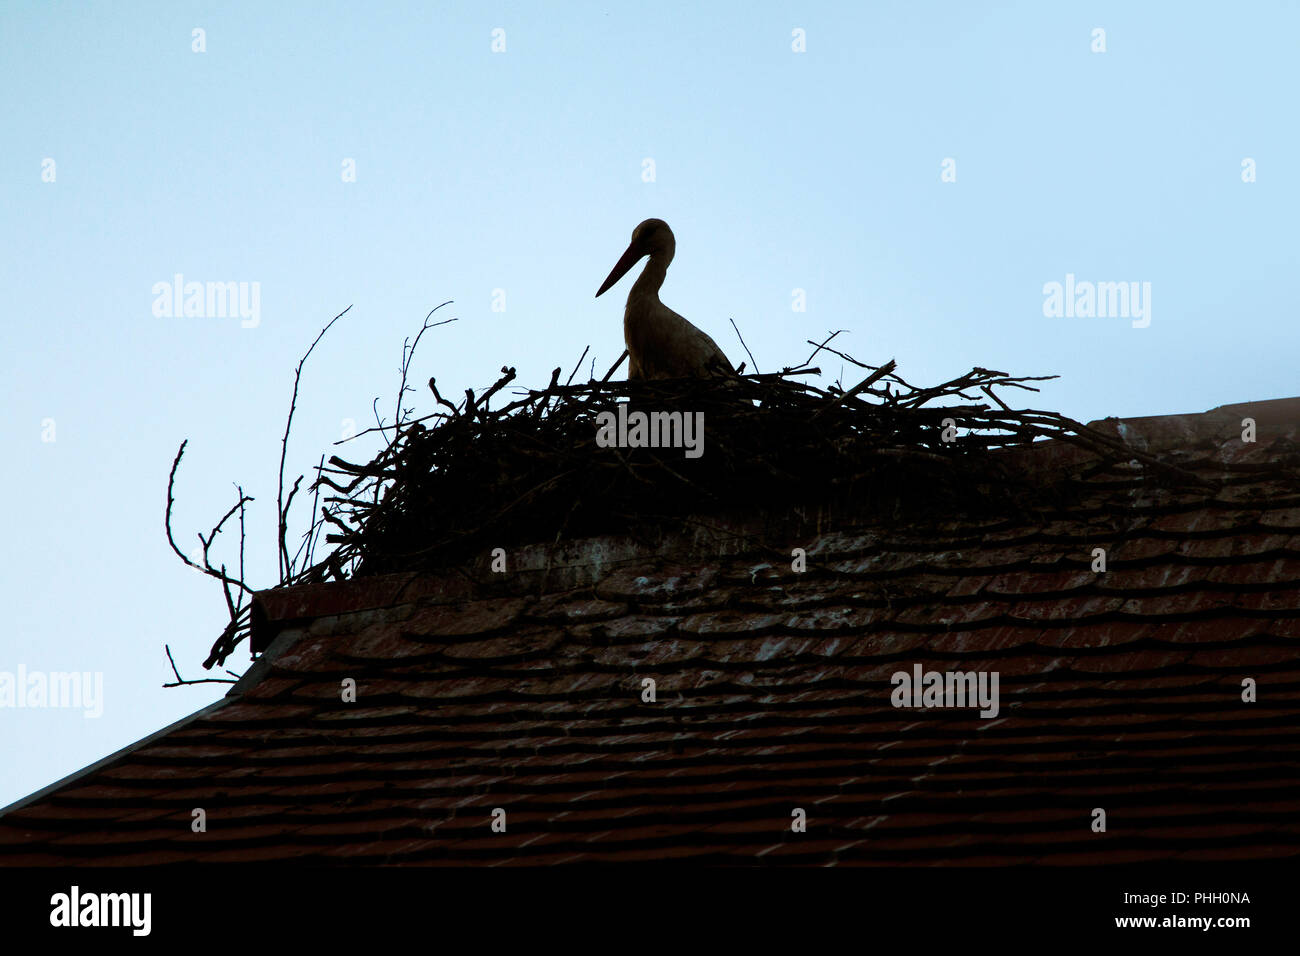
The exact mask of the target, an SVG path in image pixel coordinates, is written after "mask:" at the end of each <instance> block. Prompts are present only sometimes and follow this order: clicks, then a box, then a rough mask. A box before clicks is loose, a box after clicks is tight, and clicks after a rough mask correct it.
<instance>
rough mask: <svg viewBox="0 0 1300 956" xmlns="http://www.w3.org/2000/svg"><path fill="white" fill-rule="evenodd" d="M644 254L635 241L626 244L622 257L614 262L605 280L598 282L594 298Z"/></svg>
mask: <svg viewBox="0 0 1300 956" xmlns="http://www.w3.org/2000/svg"><path fill="white" fill-rule="evenodd" d="M644 255H645V253H644V252H642V251H641V250H640V249H639V248H637V244H636V243H635V242H634V243H632V244H631V245H630V246H628V247H627V251H626V252H624V253H623V256H622V258H620V259H619V260H618V262H616V263H615V264H614V269H613V271H611V272H610V274H609V275H608V276H606V278H605V281H604V282H602V283H601V284H600V288H599V289H597V290H596V298H600V296H601V295H602V294H603V293H604V292H605V291H607V290H608V289H609V287H610V286H612V285H613V284H614V283H615V282H617V281H618V280H619V279H621V278H623V276H625V275H627V272H628V270H629V269H631V268H632V267H633V266H634V265H636V264H637V260H638V259H640V258H641V257H642V256H644Z"/></svg>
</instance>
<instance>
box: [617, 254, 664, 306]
mask: <svg viewBox="0 0 1300 956" xmlns="http://www.w3.org/2000/svg"><path fill="white" fill-rule="evenodd" d="M672 261H673V254H672V253H671V252H669V251H662V252H653V253H651V254H650V258H649V259H647V260H646V264H645V268H644V269H642V270H641V275H639V276H637V280H636V282H635V283H633V285H632V291H631V293H629V294H628V298H629V299H658V298H659V289H660V287H661V286H662V285H663V284H664V278H665V277H666V276H667V275H668V263H670V262H672Z"/></svg>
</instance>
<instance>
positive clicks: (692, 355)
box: [596, 219, 736, 379]
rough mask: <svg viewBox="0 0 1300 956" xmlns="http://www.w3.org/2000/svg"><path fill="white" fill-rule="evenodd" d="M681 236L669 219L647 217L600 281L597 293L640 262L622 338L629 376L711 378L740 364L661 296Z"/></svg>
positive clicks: (725, 373) (728, 371)
mask: <svg viewBox="0 0 1300 956" xmlns="http://www.w3.org/2000/svg"><path fill="white" fill-rule="evenodd" d="M676 250H677V240H676V239H675V238H673V231H672V230H671V229H669V228H668V223H666V222H664V221H663V220H662V219H647V220H646V221H645V222H643V223H641V224H640V225H639V226H637V227H636V228H635V229H633V230H632V242H631V244H630V245H629V246H628V247H627V251H626V252H624V253H623V256H622V258H620V259H619V260H618V262H617V263H616V264H615V266H614V269H613V271H612V272H610V274H609V277H608V278H607V279H605V281H604V282H603V283H601V286H600V289H599V290H598V291H597V292H596V295H597V297H599V296H600V295H601V293H603V292H605V291H606V290H607V289H609V287H610V286H612V285H613V284H614V283H615V282H617V281H618V280H619V279H621V278H623V276H624V275H626V274H627V272H628V271H629V270H630V269H631V268H632V267H633V266H634V265H636V264H637V262H638V261H639V260H640V259H641V257H642V256H649V257H650V261H649V262H647V263H646V267H645V269H644V270H642V272H641V275H640V276H639V277H638V278H637V280H636V282H634V283H633V284H632V291H631V292H629V293H628V294H627V308H626V309H624V311H623V341H624V342H626V343H627V355H628V370H627V377H628V378H629V379H652V378H711V377H713V376H726V375H734V374H735V371H736V370H735V369H734V368H732V366H731V363H730V362H729V361H727V356H725V355H724V354H723V353H722V349H720V348H718V343H716V342H714V341H713V339H711V338H709V336H708V335H706V334H705V333H703V332H701V331H700V330H699V329H697V328H696V327H695V326H693V325H691V323H689V322H687V321H686V320H685V319H684V318H682V317H681V316H680V315H678V314H677V313H676V312H674V311H673V310H672V309H670V308H668V306H666V305H664V304H663V303H662V302H660V301H659V287H660V286H662V285H663V284H664V277H665V276H666V275H667V274H668V263H670V262H672V261H673V253H674V252H676Z"/></svg>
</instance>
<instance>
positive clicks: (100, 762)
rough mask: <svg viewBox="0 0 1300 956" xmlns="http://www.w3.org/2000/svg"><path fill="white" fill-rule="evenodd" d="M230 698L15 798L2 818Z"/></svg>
mask: <svg viewBox="0 0 1300 956" xmlns="http://www.w3.org/2000/svg"><path fill="white" fill-rule="evenodd" d="M229 700H230V697H229V696H226V697H223V698H221V700H214V701H213V702H212V703H210V704H208V706H206V707H204V708H203V709H201V710H196V711H195V712H194V713H192V714H190V715H189V716H188V717H182V718H181V719H180V720H178V721H176V722H175V723H172V724H168V725H167V726H166V727H164V728H163V729H162V730H156V731H154V732H153V733H151V734H150V735H149V736H147V737H141V738H140V739H139V740H137V741H136V742H135V743H133V744H127V745H126V746H125V747H123V748H122V749H121V750H118V751H116V752H114V753H111V754H109V755H108V756H107V757H101V758H100V759H99V760H96V761H95V762H94V763H92V764H90V766H88V767H82V768H81V769H80V770H77V771H74V772H73V773H70V774H68V775H67V776H66V777H63V778H61V779H59V780H56V781H54V783H52V784H50V785H49V786H45V787H42V788H41V789H39V790H37V791H36V792H35V793H30V794H28V795H27V796H25V797H23V798H22V799H20V800H15V801H14V802H13V803H11V804H9V806H7V807H0V819H2V818H3V817H4V815H5V814H7V813H9V812H10V811H11V810H20V809H22V808H23V807H25V806H27V805H28V804H31V803H35V802H36V801H37V800H40V799H42V798H43V797H46V796H48V795H49V794H51V793H53V792H54V791H56V790H61V789H63V788H64V787H66V786H67V785H68V784H70V783H75V782H76V781H77V780H80V779H81V778H82V777H86V776H89V775H90V774H92V773H95V772H97V771H99V770H102V769H103V768H104V767H107V766H108V765H109V764H111V763H113V762H114V761H116V760H120V759H121V758H123V757H125V756H128V755H129V754H132V753H135V752H136V751H137V750H139V749H140V748H141V747H144V746H145V745H147V744H150V743H152V742H153V741H155V740H157V739H158V738H159V737H165V736H166V735H167V734H170V733H171V732H172V731H173V730H180V729H181V728H182V727H184V726H186V725H187V724H189V723H192V722H193V721H196V720H198V719H199V718H200V717H206V716H208V714H211V713H213V712H214V711H216V710H219V709H221V708H222V707H224V706H226V703H227V701H229Z"/></svg>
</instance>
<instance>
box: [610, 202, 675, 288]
mask: <svg viewBox="0 0 1300 956" xmlns="http://www.w3.org/2000/svg"><path fill="white" fill-rule="evenodd" d="M676 249H677V240H676V239H675V238H673V231H672V230H671V229H669V228H668V223H666V222H664V221H663V220H662V219H647V220H646V221H645V222H643V223H641V224H640V225H638V226H637V227H636V228H635V229H633V230H632V242H631V243H630V244H629V245H628V247H627V251H626V252H624V253H623V255H622V257H621V258H620V259H619V260H618V262H617V263H616V264H615V265H614V268H613V270H612V271H611V272H610V274H609V276H608V277H607V278H606V279H605V281H604V282H603V283H601V286H600V289H599V290H597V292H596V295H597V296H599V295H601V293H603V292H605V291H606V290H607V289H609V287H610V286H612V285H613V284H614V283H615V282H617V281H618V280H619V279H621V278H623V276H625V275H626V274H627V272H628V270H629V269H631V268H632V267H633V266H634V265H636V264H637V263H638V262H640V261H641V259H642V257H644V256H663V257H665V258H666V260H667V261H669V262H671V261H672V258H673V253H674V252H675V251H676Z"/></svg>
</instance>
